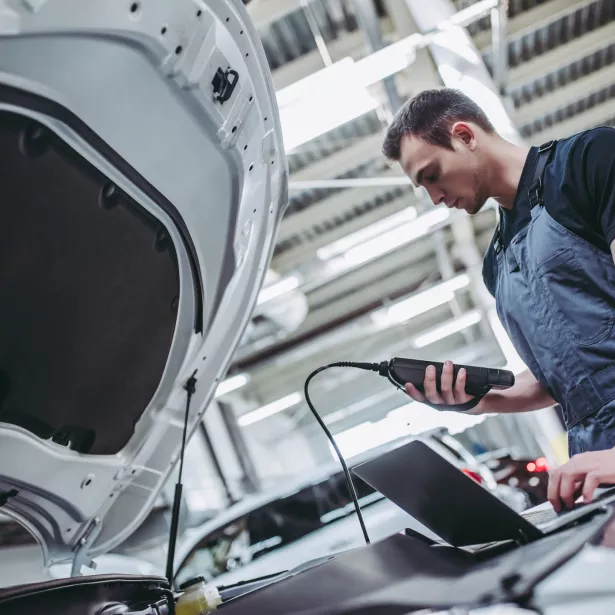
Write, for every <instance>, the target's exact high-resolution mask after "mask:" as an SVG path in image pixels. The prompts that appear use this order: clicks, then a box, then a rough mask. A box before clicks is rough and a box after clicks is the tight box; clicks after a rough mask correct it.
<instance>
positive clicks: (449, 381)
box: [440, 361, 455, 405]
mask: <svg viewBox="0 0 615 615" xmlns="http://www.w3.org/2000/svg"><path fill="white" fill-rule="evenodd" d="M440 391H441V392H442V399H444V402H445V403H447V404H449V405H452V404H454V403H455V392H454V390H453V364H452V363H451V362H450V361H446V362H445V363H444V366H443V367H442V377H441V378H440Z"/></svg>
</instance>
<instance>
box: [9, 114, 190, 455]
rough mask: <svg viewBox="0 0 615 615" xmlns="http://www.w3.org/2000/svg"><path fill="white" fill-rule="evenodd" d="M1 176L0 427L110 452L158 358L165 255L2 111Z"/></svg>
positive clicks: (135, 211) (28, 128) (99, 186)
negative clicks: (3, 424) (2, 423)
mask: <svg viewBox="0 0 615 615" xmlns="http://www.w3.org/2000/svg"><path fill="white" fill-rule="evenodd" d="M0 168H1V169H2V175H3V181H2V199H1V200H0V228H2V241H1V242H0V288H1V289H2V296H3V298H2V301H1V302H0V421H1V422H4V423H9V424H13V425H16V426H18V427H22V428H24V429H27V430H28V431H30V432H32V433H33V434H35V435H36V436H38V437H40V438H43V439H45V440H53V441H54V442H57V443H58V444H60V445H63V446H67V447H69V448H71V449H73V450H75V451H78V452H80V453H90V454H98V455H109V454H114V453H117V452H118V451H120V450H121V449H122V448H123V447H124V446H125V445H126V443H127V442H128V441H129V440H130V438H131V436H132V434H133V432H134V426H135V423H136V422H137V420H138V419H139V417H140V415H141V413H142V412H143V410H144V409H145V408H146V407H147V405H148V403H149V401H150V399H151V398H152V396H153V395H154V392H155V391H156V388H157V387H158V384H159V382H160V379H161V376H162V373H163V370H164V367H165V364H166V362H167V357H168V354H169V350H170V347H171V342H172V340H173V332H174V329H175V322H176V318H177V306H178V299H179V274H178V268H177V256H176V253H175V248H174V246H173V244H172V242H171V241H170V240H169V238H168V235H167V233H166V231H165V229H164V227H163V226H162V225H161V224H160V223H159V222H157V221H156V220H155V219H154V218H153V217H152V216H150V215H149V214H148V213H147V212H145V211H144V210H143V209H142V208H140V207H139V205H138V204H136V203H135V202H134V201H133V200H132V199H130V198H129V197H128V196H127V195H126V194H125V193H124V194H122V193H121V191H120V189H119V188H117V187H116V186H114V184H113V183H111V182H110V181H109V180H108V178H106V177H105V176H104V175H103V174H102V173H101V172H100V171H99V170H97V169H95V168H94V167H93V166H92V165H90V164H89V163H88V162H87V161H86V160H84V159H83V158H82V157H81V156H79V154H77V153H76V152H75V151H73V150H72V149H71V148H69V147H68V146H67V145H66V144H65V143H64V142H63V141H62V140H61V139H59V138H58V137H57V136H55V135H54V134H53V133H52V132H51V131H49V130H47V129H46V128H45V127H44V126H42V125H41V124H39V123H38V122H36V121H35V120H32V119H29V118H27V117H25V116H23V115H18V114H15V113H9V112H0Z"/></svg>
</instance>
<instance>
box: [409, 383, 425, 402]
mask: <svg viewBox="0 0 615 615" xmlns="http://www.w3.org/2000/svg"><path fill="white" fill-rule="evenodd" d="M406 393H407V394H408V395H410V397H412V399H414V400H415V401H420V402H424V401H425V395H423V394H422V393H421V392H420V391H419V390H418V389H417V388H416V387H415V386H414V385H413V384H412V383H411V382H407V383H406Z"/></svg>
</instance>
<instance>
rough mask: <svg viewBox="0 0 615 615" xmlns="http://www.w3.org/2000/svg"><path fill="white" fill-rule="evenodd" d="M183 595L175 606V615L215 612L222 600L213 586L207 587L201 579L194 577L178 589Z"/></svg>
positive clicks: (202, 614) (197, 614)
mask: <svg viewBox="0 0 615 615" xmlns="http://www.w3.org/2000/svg"><path fill="white" fill-rule="evenodd" d="M179 589H180V590H182V591H183V592H184V593H183V594H182V595H181V596H180V597H179V600H178V601H177V603H176V605H175V614H176V615H205V614H206V613H211V612H212V611H215V610H216V609H217V608H218V606H219V605H220V604H222V598H220V593H219V592H218V588H217V587H216V586H215V585H207V584H206V583H205V579H204V578H203V577H196V578H195V579H190V580H189V581H186V582H185V583H182V584H181V585H180V587H179Z"/></svg>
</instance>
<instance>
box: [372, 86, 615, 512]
mask: <svg viewBox="0 0 615 615" xmlns="http://www.w3.org/2000/svg"><path fill="white" fill-rule="evenodd" d="M383 152H384V154H385V156H386V157H387V158H389V159H390V160H394V161H398V162H399V163H400V165H401V166H402V168H403V170H404V171H405V173H406V174H407V175H408V176H409V177H410V178H411V180H412V181H413V183H414V184H416V185H417V186H424V187H425V189H426V190H427V192H428V193H429V196H430V197H431V199H432V201H433V202H434V204H436V205H438V204H441V203H443V204H445V205H446V206H447V207H450V208H455V209H463V210H465V211H466V212H468V213H469V214H476V213H477V212H479V211H480V210H481V209H482V207H483V206H484V205H485V202H486V201H487V199H488V198H490V197H492V198H493V199H495V201H496V202H497V203H498V204H499V208H500V223H499V226H498V228H497V230H496V232H495V234H494V237H493V239H492V242H491V245H490V247H489V249H488V251H487V254H486V255H485V259H484V264H483V278H484V281H485V284H486V286H487V288H488V289H489V291H490V292H491V294H492V295H493V296H494V298H495V300H496V307H497V311H498V315H499V317H500V320H501V322H502V325H503V326H504V328H505V329H506V331H507V332H508V335H509V336H510V338H511V340H512V342H513V344H514V346H515V348H516V350H517V352H518V353H519V355H520V356H521V358H522V359H523V361H524V362H525V364H526V365H527V366H528V368H529V369H528V370H527V371H526V372H524V373H522V374H520V375H519V376H518V377H517V379H516V383H515V385H514V386H513V387H511V388H510V389H508V390H505V391H491V392H489V393H487V395H485V396H484V397H483V398H482V399H475V398H472V397H470V396H469V395H467V394H466V392H465V374H464V373H463V372H460V373H459V375H458V378H457V381H456V383H455V384H454V385H453V365H452V363H450V362H447V363H446V365H445V368H444V371H443V375H442V382H441V390H440V392H438V391H437V390H436V383H435V377H434V370H433V368H431V367H430V368H428V369H427V371H426V374H425V382H424V388H425V394H424V395H423V394H421V393H420V392H419V391H418V390H417V389H416V387H414V386H412V385H408V387H407V393H408V394H409V395H410V396H411V397H413V398H414V399H415V400H417V401H420V402H423V403H428V404H430V405H433V406H434V407H437V408H446V409H461V410H468V409H469V411H470V412H472V413H476V414H479V413H491V412H524V411H529V410H536V409H539V408H544V407H546V406H549V405H552V404H553V403H554V402H555V401H557V403H559V404H560V405H561V407H562V411H563V417H564V421H565V423H566V427H567V430H568V444H569V452H570V455H571V457H572V459H571V461H570V462H568V463H567V464H566V465H564V466H562V468H560V469H559V470H558V471H556V472H555V473H554V474H553V475H552V477H551V479H550V485H549V499H550V500H551V502H552V503H553V505H554V506H555V508H556V509H558V510H559V508H560V507H561V504H562V503H564V504H566V505H568V506H571V505H572V503H573V498H574V497H576V496H577V495H580V491H583V485H585V490H584V491H583V495H584V496H585V497H586V498H591V495H592V494H593V491H594V489H595V487H596V486H597V484H598V483H599V482H600V481H603V480H606V479H607V478H611V479H613V482H614V483H615V450H614V449H613V447H615V328H614V325H615V265H614V259H615V129H612V128H606V127H603V128H596V129H594V130H588V131H585V132H582V133H580V134H577V135H573V136H571V137H568V138H566V139H562V140H560V141H558V142H550V143H546V144H543V145H542V146H541V147H526V146H519V145H516V144H513V143H510V142H508V141H506V140H504V139H503V138H502V137H500V135H498V134H497V133H496V131H495V130H494V128H493V125H492V124H491V122H490V121H489V119H488V118H487V116H486V115H485V113H484V112H483V111H482V110H481V109H480V107H478V106H477V105H476V104H475V103H474V102H473V101H472V100H471V99H469V98H468V97H467V96H465V95H464V94H463V93H461V92H458V91H456V90H451V89H446V88H444V89H439V90H427V91H424V92H421V93H420V94H418V95H417V96H416V97H414V98H413V99H412V100H410V101H408V102H407V103H406V104H405V105H404V106H403V107H402V108H401V109H400V110H399V112H398V113H397V114H396V116H395V118H394V119H393V121H392V123H391V125H390V126H389V128H388V131H387V134H386V137H385V140H384V145H383ZM451 407H452V408H451ZM589 451H600V452H589ZM596 481H598V482H596Z"/></svg>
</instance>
